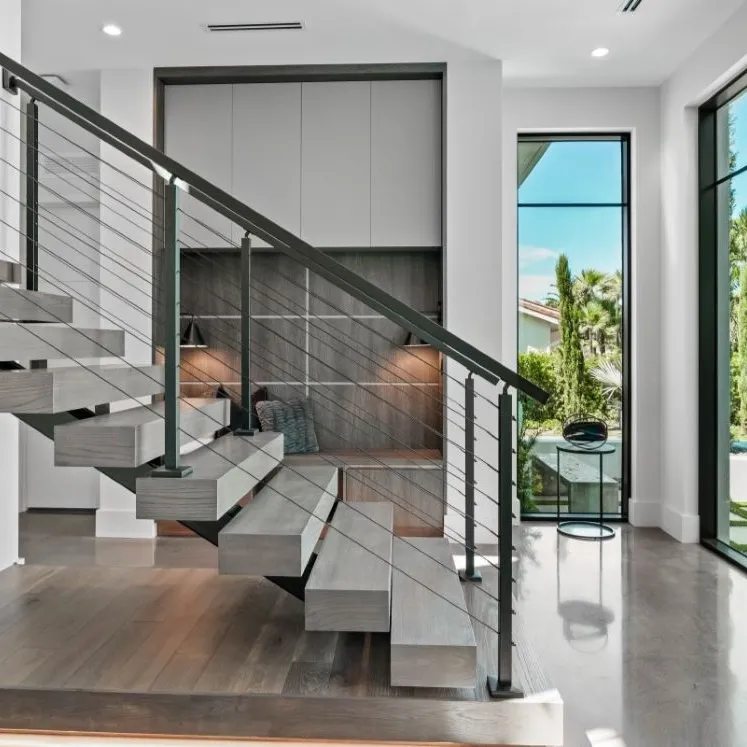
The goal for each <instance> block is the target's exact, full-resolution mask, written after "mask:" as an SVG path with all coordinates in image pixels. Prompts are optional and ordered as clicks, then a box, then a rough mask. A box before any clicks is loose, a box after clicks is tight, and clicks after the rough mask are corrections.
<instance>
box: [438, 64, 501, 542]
mask: <svg viewBox="0 0 747 747" xmlns="http://www.w3.org/2000/svg"><path fill="white" fill-rule="evenodd" d="M501 92H502V69H501V63H500V62H497V61H492V62H474V63H473V62H469V63H467V62H460V63H450V64H449V65H448V68H447V72H446V127H445V138H446V180H445V185H446V195H445V202H446V243H445V247H446V251H445V262H444V301H445V303H444V311H445V317H444V322H445V325H446V326H447V327H448V328H449V330H450V331H451V332H454V333H455V334H457V335H460V336H462V337H464V338H465V339H466V340H468V341H469V342H471V343H472V344H474V345H476V346H477V347H478V348H480V349H481V350H483V351H485V352H486V353H488V354H489V355H492V356H493V357H496V358H499V359H500V358H501V344H500V343H501V340H500V328H501V300H500V293H499V289H500V287H501V272H502V269H501V228H502V223H501V211H502V199H501V169H502V158H503V156H502V153H501V150H502V141H501V128H502V102H501V97H502V94H501ZM447 371H448V373H449V374H450V375H452V376H454V377H455V378H457V379H458V380H460V381H462V380H463V379H464V376H465V371H464V369H463V368H462V367H461V366H458V365H456V364H453V363H451V362H449V365H448V366H447ZM476 390H477V391H478V392H480V393H482V394H484V395H485V396H486V397H488V398H489V399H490V401H491V402H492V403H493V404H490V403H489V402H486V401H484V400H482V399H479V398H478V400H477V402H476V407H475V413H476V415H477V418H478V423H479V424H480V425H482V426H483V427H485V428H487V429H489V430H490V431H491V432H492V433H496V432H497V428H498V412H497V409H496V406H495V404H496V403H497V390H496V387H494V386H487V385H484V384H483V382H482V381H481V380H480V379H478V380H477V381H476ZM446 395H447V398H448V399H449V402H450V404H451V405H453V406H454V407H455V408H456V409H457V412H459V411H460V408H461V407H462V403H463V401H464V399H463V389H462V388H461V386H460V385H459V384H457V383H455V382H453V381H447V387H446ZM447 433H448V436H449V439H451V440H453V441H454V442H455V443H456V444H459V445H462V444H463V443H464V440H463V439H464V433H463V431H461V430H459V429H457V428H454V427H449V428H447ZM475 451H476V455H477V456H478V458H480V459H483V460H484V461H485V462H487V464H488V465H492V466H493V467H497V458H498V450H497V448H496V445H495V441H494V440H493V439H491V438H489V437H487V436H483V437H481V436H480V433H479V430H478V433H477V445H476V449H475ZM446 458H447V462H448V465H449V467H448V470H449V473H450V474H451V475H453V476H452V477H450V478H449V482H451V483H453V484H454V485H456V484H458V481H459V476H460V475H462V469H463V467H464V455H463V452H462V451H461V450H460V449H459V448H458V446H452V445H450V444H447V449H446ZM475 478H476V482H477V484H478V488H479V490H481V491H484V492H485V493H486V494H487V495H488V496H490V497H491V498H493V499H495V497H496V496H497V488H498V481H497V475H496V473H495V471H494V470H493V469H491V468H490V467H489V466H486V465H485V464H483V463H481V462H478V464H477V465H476V472H475ZM447 500H448V502H449V503H450V504H452V505H454V506H457V507H459V508H462V507H463V506H464V499H463V498H462V496H461V495H460V494H459V491H457V490H455V489H453V488H451V489H449V490H447ZM476 501H477V508H476V511H475V518H476V521H477V522H478V526H477V527H476V539H477V541H478V542H489V543H494V542H495V541H496V537H495V534H491V532H493V533H494V532H495V531H496V530H497V526H498V509H497V508H496V506H495V504H494V503H492V502H491V501H490V500H488V499H486V498H484V497H482V496H481V495H480V494H479V493H478V494H477V495H476ZM480 525H482V526H480ZM446 526H447V531H448V532H449V533H450V535H451V536H452V537H456V536H459V535H463V534H464V519H463V518H462V517H460V516H459V515H458V514H456V513H455V512H454V511H453V510H452V511H450V512H448V513H447V515H446Z"/></svg>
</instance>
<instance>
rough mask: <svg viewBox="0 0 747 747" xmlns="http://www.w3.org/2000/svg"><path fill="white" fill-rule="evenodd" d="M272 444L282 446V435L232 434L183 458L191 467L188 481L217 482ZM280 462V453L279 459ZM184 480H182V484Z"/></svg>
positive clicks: (268, 432) (266, 433) (270, 433)
mask: <svg viewBox="0 0 747 747" xmlns="http://www.w3.org/2000/svg"><path fill="white" fill-rule="evenodd" d="M273 442H277V443H279V444H280V445H281V446H282V444H283V434H282V433H273V432H272V431H267V432H260V433H257V434H255V435H254V436H235V435H233V434H230V435H227V436H224V437H223V438H219V439H218V440H217V441H213V443H211V444H209V445H208V446H203V447H202V448H201V449H197V450H196V451H193V452H192V453H191V454H189V455H188V456H186V457H185V460H186V461H187V462H188V463H189V466H190V467H192V470H193V472H192V474H191V475H189V477H188V478H187V479H188V480H193V481H194V480H217V479H219V478H220V477H223V476H224V475H225V474H226V472H229V471H230V470H232V469H237V467H236V466H235V465H236V463H237V462H241V461H243V460H244V459H246V458H247V457H249V456H251V455H252V454H256V453H257V452H258V451H263V450H266V449H268V447H269V446H270V444H272V443H273ZM280 461H282V452H281V458H280ZM263 477H264V476H263ZM183 481H184V480H182V482H183Z"/></svg>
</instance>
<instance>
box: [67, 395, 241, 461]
mask: <svg viewBox="0 0 747 747" xmlns="http://www.w3.org/2000/svg"><path fill="white" fill-rule="evenodd" d="M164 410H165V404H164V402H158V403H156V404H154V405H149V406H148V407H145V406H143V407H133V408H130V409H128V410H120V411H118V412H112V413H108V414H106V415H97V416H95V417H92V418H87V419H85V420H79V421H77V422H75V423H68V424H66V425H60V426H56V427H55V429H54V441H55V464H56V465H58V466H63V467H65V466H67V467H137V466H139V465H141V464H145V462H149V461H151V460H152V459H156V458H157V457H160V456H162V455H163V450H164V432H165V420H164ZM180 410H181V415H180V427H181V432H180V434H179V436H180V442H181V443H182V445H184V444H186V443H189V442H190V441H194V440H197V439H200V438H207V437H209V436H211V435H212V434H213V433H215V431H218V430H220V429H221V428H222V427H224V426H226V425H228V422H229V400H227V399H206V398H205V399H203V398H194V399H182V400H180Z"/></svg>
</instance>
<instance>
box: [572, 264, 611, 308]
mask: <svg viewBox="0 0 747 747" xmlns="http://www.w3.org/2000/svg"><path fill="white" fill-rule="evenodd" d="M609 284H610V277H609V275H607V274H606V273H604V272H602V271H601V270H596V269H594V268H589V269H586V270H581V272H580V273H579V275H578V276H577V277H576V278H575V280H574V281H573V292H574V294H575V296H576V301H577V302H578V305H579V306H582V307H583V306H585V305H586V304H587V303H590V302H592V301H601V300H602V299H603V298H605V296H606V295H607V292H608V290H609Z"/></svg>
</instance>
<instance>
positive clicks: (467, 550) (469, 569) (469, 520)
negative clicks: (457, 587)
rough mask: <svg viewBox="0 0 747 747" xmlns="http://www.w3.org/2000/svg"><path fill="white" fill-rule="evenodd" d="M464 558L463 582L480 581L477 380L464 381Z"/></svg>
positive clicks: (469, 377) (472, 378)
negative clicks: (477, 565) (477, 556)
mask: <svg viewBox="0 0 747 747" xmlns="http://www.w3.org/2000/svg"><path fill="white" fill-rule="evenodd" d="M464 556H465V567H464V570H463V571H461V572H460V573H459V577H460V578H461V579H462V580H463V581H480V580H482V576H481V574H480V571H477V570H475V379H474V377H473V375H472V372H471V371H470V373H469V375H468V376H467V378H466V379H465V380H464Z"/></svg>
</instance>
